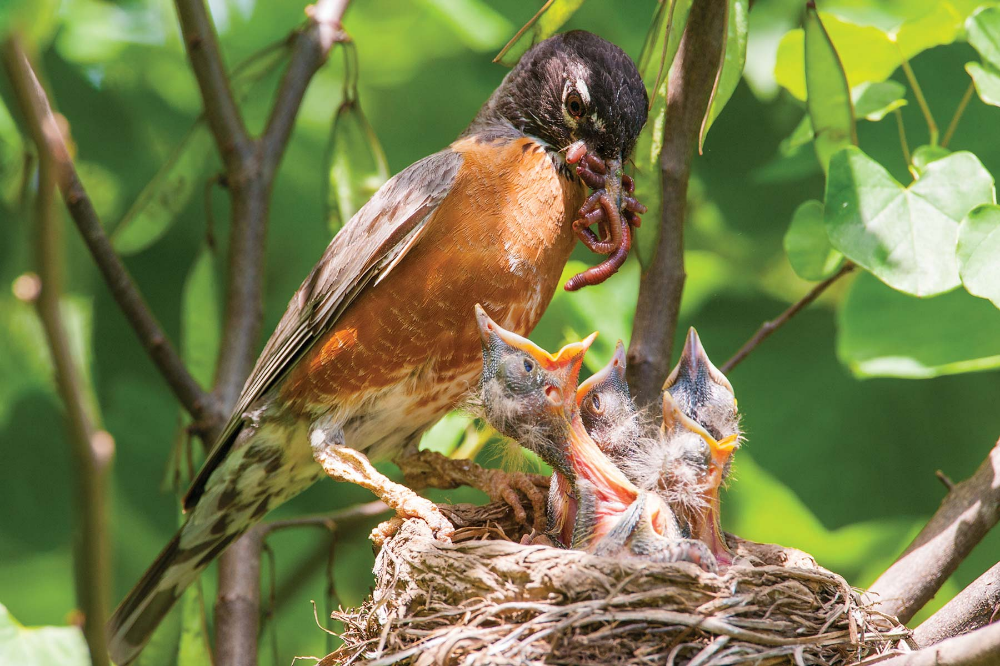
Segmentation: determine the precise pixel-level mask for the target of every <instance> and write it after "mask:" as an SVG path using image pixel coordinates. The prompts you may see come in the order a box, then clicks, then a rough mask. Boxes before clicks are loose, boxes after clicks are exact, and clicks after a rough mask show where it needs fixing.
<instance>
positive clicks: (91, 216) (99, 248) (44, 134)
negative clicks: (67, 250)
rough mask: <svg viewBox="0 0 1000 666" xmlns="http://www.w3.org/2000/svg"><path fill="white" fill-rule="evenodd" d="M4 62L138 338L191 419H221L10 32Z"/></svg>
mask: <svg viewBox="0 0 1000 666" xmlns="http://www.w3.org/2000/svg"><path fill="white" fill-rule="evenodd" d="M3 63H4V67H5V69H6V70H7V75H8V77H9V78H10V81H11V84H12V87H13V91H14V96H15V98H16V99H17V101H18V105H19V107H20V110H21V114H22V115H23V116H24V119H25V121H26V124H27V127H28V128H29V131H30V133H31V139H32V141H33V142H34V143H35V146H36V148H37V150H38V153H39V155H40V156H47V157H49V158H51V159H52V162H53V165H54V169H55V177H56V183H57V184H58V186H59V189H60V191H61V192H62V196H63V200H64V201H65V202H66V207H67V208H68V209H69V213H70V216H71V217H72V218H73V222H75V223H76V226H77V228H78V229H79V231H80V235H81V236H82V237H83V240H84V242H85V243H86V245H87V248H88V249H89V250H90V253H91V254H92V255H93V257H94V263H96V264H97V268H98V269H99V270H100V271H101V275H102V276H103V277H104V280H105V282H106V283H107V285H108V289H109V290H110V291H111V295H112V296H113V297H114V299H115V302H116V303H118V307H120V308H121V310H122V312H123V313H124V315H125V318H126V319H127V320H128V322H129V324H130V325H131V326H132V328H133V330H135V333H136V335H137V336H138V338H139V342H140V343H141V344H142V346H143V347H144V348H145V350H146V352H147V353H148V354H149V357H150V358H151V359H152V361H153V364H154V365H156V367H157V369H158V370H159V371H160V374H161V375H163V378H164V379H165V380H166V381H167V384H169V385H170V388H171V389H172V390H173V392H174V395H176V396H177V399H178V400H179V401H180V403H181V405H183V406H184V408H185V409H186V410H187V411H188V412H189V413H190V414H191V416H192V417H193V418H194V420H195V421H197V422H199V423H209V422H214V421H218V420H220V416H219V413H218V409H217V405H216V404H215V401H214V400H213V399H212V397H211V396H210V395H209V394H207V393H205V391H203V390H202V389H201V387H200V386H198V382H196V381H195V380H194V378H193V377H192V376H191V374H190V373H189V372H188V371H187V368H185V367H184V363H183V361H181V358H180V356H179V355H178V354H177V351H176V350H175V349H174V348H173V346H172V345H171V344H170V342H169V341H168V340H167V336H166V334H165V333H164V332H163V329H162V328H161V327H160V324H159V322H157V321H156V317H154V316H153V314H152V312H151V311H150V310H149V306H148V305H146V302H145V300H144V299H143V297H142V295H141V294H140V293H139V290H138V288H137V287H136V285H135V282H134V281H133V279H132V276H131V275H130V274H129V272H128V269H126V268H125V265H124V264H123V263H122V261H121V259H119V258H118V255H116V254H115V251H114V249H113V248H112V247H111V243H110V241H109V240H108V237H107V235H106V234H105V233H104V228H103V227H102V225H101V221H100V219H99V218H98V216H97V212H96V211H95V210H94V206H93V204H91V202H90V198H89V197H88V196H87V192H86V191H85V190H84V188H83V184H82V183H81V182H80V178H79V177H78V176H77V173H76V168H75V167H74V166H73V160H72V159H71V157H70V154H69V150H68V149H67V147H66V139H65V138H64V137H63V135H62V132H61V131H60V129H59V127H58V125H57V124H56V121H55V116H54V114H53V112H52V108H51V106H50V104H49V100H48V97H47V96H46V94H45V90H44V89H43V88H42V86H41V84H40V83H39V82H38V77H36V76H35V72H34V70H33V69H32V67H31V63H30V62H29V61H28V59H27V57H26V56H25V54H24V51H23V50H22V49H21V47H20V46H19V45H18V43H17V42H16V41H15V39H13V38H12V39H10V40H8V41H7V42H6V43H5V45H4V48H3Z"/></svg>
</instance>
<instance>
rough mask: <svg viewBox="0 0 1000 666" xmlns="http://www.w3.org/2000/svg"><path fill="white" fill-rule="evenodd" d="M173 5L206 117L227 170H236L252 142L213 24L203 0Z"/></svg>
mask: <svg viewBox="0 0 1000 666" xmlns="http://www.w3.org/2000/svg"><path fill="white" fill-rule="evenodd" d="M174 4H175V5H176V6H177V18H178V19H179V20H180V24H181V36H182V37H183V39H184V47H185V48H186V49H187V53H188V58H189V59H190V60H191V69H192V70H193V71H194V76H195V79H196V80H197V81H198V88H199V89H200V90H201V98H202V101H203V103H204V106H205V119H206V120H207V121H208V127H209V129H210V130H211V131H212V136H213V137H214V138H215V144H216V146H217V147H218V149H219V153H220V155H221V156H222V162H223V164H225V165H226V171H227V172H230V173H237V172H239V170H240V168H241V167H243V166H244V165H245V164H246V162H247V160H248V158H249V157H250V156H251V153H252V152H253V141H252V140H251V139H250V136H249V135H248V134H247V130H246V126H245V125H244V124H243V116H242V115H241V114H240V110H239V107H238V106H237V104H236V99H235V98H234V97H233V91H232V89H231V88H230V85H229V76H228V75H227V74H226V66H225V64H224V63H223V61H222V53H221V51H220V50H219V42H218V40H217V39H216V36H215V27H214V26H213V25H212V19H211V17H210V16H209V14H208V10H207V8H206V7H205V3H204V2H203V1H202V0H175V3H174Z"/></svg>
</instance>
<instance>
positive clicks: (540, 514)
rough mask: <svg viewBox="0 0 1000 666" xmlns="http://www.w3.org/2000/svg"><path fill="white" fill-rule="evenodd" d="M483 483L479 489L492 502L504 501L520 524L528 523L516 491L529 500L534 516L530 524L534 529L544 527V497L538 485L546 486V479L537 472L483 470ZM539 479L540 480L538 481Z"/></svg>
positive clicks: (538, 529) (539, 529)
mask: <svg viewBox="0 0 1000 666" xmlns="http://www.w3.org/2000/svg"><path fill="white" fill-rule="evenodd" d="M483 472H484V479H483V483H481V484H479V489H480V490H482V491H483V492H484V493H486V494H487V495H488V496H489V498H490V499H491V500H492V501H494V502H504V503H506V504H507V505H508V506H510V508H511V510H513V512H514V519H515V520H516V521H517V522H518V523H520V524H522V525H527V524H528V515H527V512H526V511H525V510H524V505H523V504H522V503H521V498H520V497H519V496H518V491H520V493H522V494H523V495H524V496H525V497H527V498H528V501H529V502H531V512H532V515H533V516H534V522H533V523H532V526H533V528H534V529H535V530H537V531H541V530H543V529H545V523H546V520H547V518H546V514H545V508H546V497H545V494H544V493H543V492H542V491H541V490H540V489H539V486H540V485H541V486H545V487H547V486H548V479H547V478H546V477H543V476H540V475H538V474H525V473H524V472H505V471H503V470H498V469H489V470H485V469H484V470H483ZM539 480H541V481H539Z"/></svg>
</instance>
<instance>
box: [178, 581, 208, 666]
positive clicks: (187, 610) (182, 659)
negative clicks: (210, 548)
mask: <svg viewBox="0 0 1000 666" xmlns="http://www.w3.org/2000/svg"><path fill="white" fill-rule="evenodd" d="M180 606H181V636H180V644H179V645H178V647H177V666H212V650H211V647H210V646H209V644H208V636H207V635H205V598H204V596H203V594H202V591H201V583H200V582H196V583H195V584H194V585H190V586H188V588H187V589H186V590H184V594H182V595H181V603H180Z"/></svg>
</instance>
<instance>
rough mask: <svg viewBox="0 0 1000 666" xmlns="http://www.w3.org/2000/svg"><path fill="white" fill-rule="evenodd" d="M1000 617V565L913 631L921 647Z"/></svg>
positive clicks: (975, 581)
mask: <svg viewBox="0 0 1000 666" xmlns="http://www.w3.org/2000/svg"><path fill="white" fill-rule="evenodd" d="M998 617H1000V564H995V565H993V568H991V569H990V570H989V571H987V572H986V573H984V574H983V575H982V576H980V577H979V578H977V579H976V580H974V581H973V582H972V584H971V585H969V586H968V587H967V588H965V589H964V590H962V591H961V592H959V593H958V594H957V595H955V597H954V598H953V599H952V600H951V601H949V602H948V603H946V604H945V605H944V606H942V607H941V609H939V610H938V612H936V613H934V615H931V616H930V617H929V618H927V619H926V620H924V621H923V623H922V624H921V625H920V626H919V627H917V628H916V630H915V631H914V632H913V641H914V642H915V643H916V644H917V645H918V646H919V647H927V646H928V645H934V644H936V643H940V642H941V641H943V640H945V639H946V638H951V637H952V636H958V635H960V634H967V633H969V632H970V631H975V630H976V629H979V628H980V627H985V626H986V625H987V624H991V623H993V622H995V621H996V620H997V618H998Z"/></svg>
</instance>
